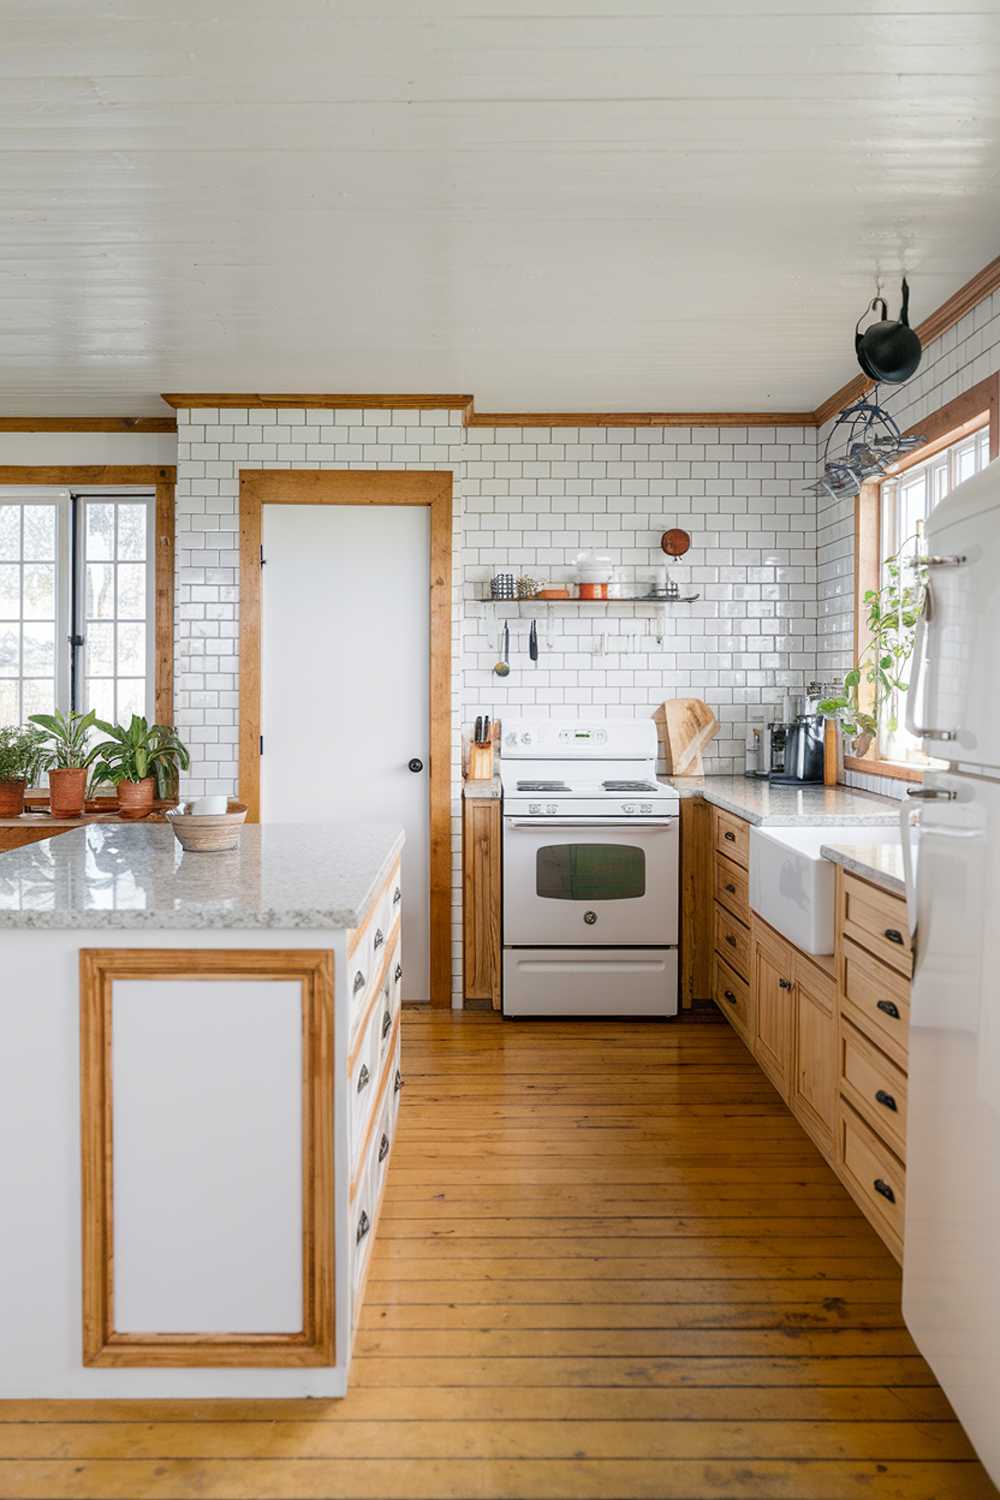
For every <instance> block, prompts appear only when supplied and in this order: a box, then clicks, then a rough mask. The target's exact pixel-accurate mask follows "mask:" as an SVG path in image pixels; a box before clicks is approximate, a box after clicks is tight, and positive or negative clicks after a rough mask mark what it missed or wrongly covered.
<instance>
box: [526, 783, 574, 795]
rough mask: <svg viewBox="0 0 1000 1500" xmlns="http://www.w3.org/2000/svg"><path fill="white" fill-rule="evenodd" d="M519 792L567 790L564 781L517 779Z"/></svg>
mask: <svg viewBox="0 0 1000 1500" xmlns="http://www.w3.org/2000/svg"><path fill="white" fill-rule="evenodd" d="M517 789H518V791H519V792H568V791H569V787H568V786H567V785H566V783H565V781H519V782H518V783H517Z"/></svg>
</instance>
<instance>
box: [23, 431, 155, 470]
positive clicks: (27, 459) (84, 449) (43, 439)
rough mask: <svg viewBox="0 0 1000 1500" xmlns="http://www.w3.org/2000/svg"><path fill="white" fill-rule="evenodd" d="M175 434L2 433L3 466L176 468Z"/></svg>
mask: <svg viewBox="0 0 1000 1500" xmlns="http://www.w3.org/2000/svg"><path fill="white" fill-rule="evenodd" d="M176 455H177V439H176V437H175V436H174V434H173V433H172V432H0V464H172V463H173V462H174V461H175V458H176Z"/></svg>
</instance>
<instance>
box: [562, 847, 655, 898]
mask: <svg viewBox="0 0 1000 1500" xmlns="http://www.w3.org/2000/svg"><path fill="white" fill-rule="evenodd" d="M535 890H536V893H537V894H538V895H539V896H544V897H547V898H548V899H549V900H553V901H622V900H628V899H634V898H635V897H636V896H643V895H645V892H646V854H645V850H643V849H639V848H635V847H633V846H631V845H628V844H549V845H547V846H546V847H545V848H542V849H539V850H538V852H537V854H536V856H535Z"/></svg>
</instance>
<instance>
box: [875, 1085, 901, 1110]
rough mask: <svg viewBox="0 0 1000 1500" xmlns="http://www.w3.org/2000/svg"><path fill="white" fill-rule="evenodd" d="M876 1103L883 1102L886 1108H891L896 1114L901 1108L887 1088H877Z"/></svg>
mask: <svg viewBox="0 0 1000 1500" xmlns="http://www.w3.org/2000/svg"><path fill="white" fill-rule="evenodd" d="M875 1103H876V1104H881V1105H882V1106H883V1108H885V1109H891V1110H892V1111H893V1113H894V1114H895V1113H897V1112H898V1110H899V1105H898V1104H897V1103H896V1101H895V1099H894V1098H893V1097H892V1095H891V1094H889V1093H887V1092H886V1090H885V1089H876V1091H875Z"/></svg>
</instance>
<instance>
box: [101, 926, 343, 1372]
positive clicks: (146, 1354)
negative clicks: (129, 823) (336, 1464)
mask: <svg viewBox="0 0 1000 1500" xmlns="http://www.w3.org/2000/svg"><path fill="white" fill-rule="evenodd" d="M116 979H148V980H156V979H178V980H187V979H214V980H219V981H224V980H226V979H256V980H269V979H272V980H288V979H298V980H300V981H301V985H302V1022H301V1024H302V1328H301V1330H297V1331H291V1332H288V1333H227V1332H225V1331H219V1332H192V1333H160V1332H157V1331H155V1330H134V1331H132V1330H119V1329H118V1328H117V1327H116V1326H115V1300H114V1293H115V1283H114V1278H115V1262H114V1123H113V1116H112V1075H111V1061H112V1040H111V1030H112V986H113V983H114V981H115V980H116ZM335 1086H336V1085H335V1083H334V1067H333V955H332V953H330V951H329V950H328V949H308V948H297V949H296V948H288V949H275V950H268V949H261V948H255V949H250V950H249V951H243V952H241V951H240V950H238V949H227V948H221V949H209V948H193V949H178V948H163V949H156V948H133V949H129V948H81V950H80V1129H81V1143H82V1145H81V1149H82V1201H83V1362H84V1364H85V1365H102V1366H109V1365H110V1366H116V1367H123V1366H130V1367H131V1366H138V1367H143V1368H146V1367H151V1366H160V1367H164V1366H167V1367H171V1368H182V1369H183V1368H191V1367H217V1366H227V1367H238V1366H252V1367H257V1368H259V1367H261V1366H264V1367H268V1368H272V1367H275V1366H287V1365H291V1366H304V1365H332V1364H333V1363H334V1361H335V1352H334V1351H335V1327H334V1295H333V1291H334V1247H333V1173H334V1167H333V1090H334V1088H335Z"/></svg>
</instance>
